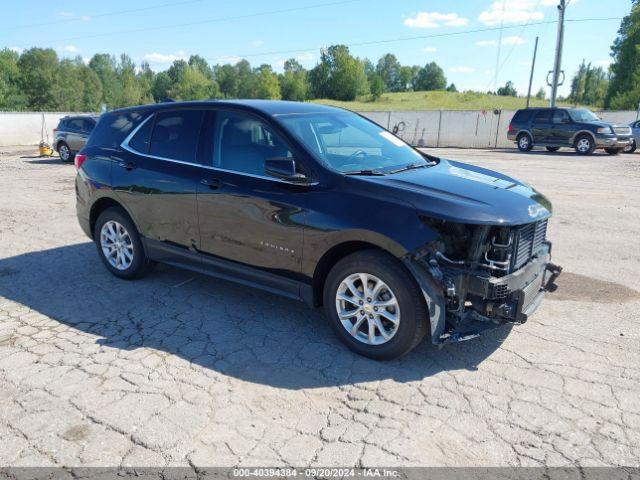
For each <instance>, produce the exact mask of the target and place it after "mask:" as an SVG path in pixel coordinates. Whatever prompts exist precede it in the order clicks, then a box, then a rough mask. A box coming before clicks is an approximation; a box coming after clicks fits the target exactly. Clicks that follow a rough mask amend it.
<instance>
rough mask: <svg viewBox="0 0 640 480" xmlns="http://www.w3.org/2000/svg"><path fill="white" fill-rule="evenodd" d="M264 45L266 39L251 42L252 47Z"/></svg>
mask: <svg viewBox="0 0 640 480" xmlns="http://www.w3.org/2000/svg"><path fill="white" fill-rule="evenodd" d="M263 45H264V40H254V41H253V42H251V46H252V47H256V48H257V47H261V46H263Z"/></svg>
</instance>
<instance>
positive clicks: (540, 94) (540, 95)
mask: <svg viewBox="0 0 640 480" xmlns="http://www.w3.org/2000/svg"><path fill="white" fill-rule="evenodd" d="M546 96H547V94H546V92H545V90H544V88H543V87H540V90H538V92H537V93H536V98H537V99H538V100H544V99H545V98H546Z"/></svg>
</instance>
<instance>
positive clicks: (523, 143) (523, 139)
mask: <svg viewBox="0 0 640 480" xmlns="http://www.w3.org/2000/svg"><path fill="white" fill-rule="evenodd" d="M516 143H517V144H518V150H520V151H521V152H528V151H530V150H531V149H532V148H533V142H532V140H531V136H530V135H529V134H528V133H521V134H520V135H518V138H516Z"/></svg>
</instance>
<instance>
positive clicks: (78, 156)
mask: <svg viewBox="0 0 640 480" xmlns="http://www.w3.org/2000/svg"><path fill="white" fill-rule="evenodd" d="M86 159H87V156H86V155H85V154H84V153H77V154H76V158H75V160H74V163H75V164H76V169H77V170H80V167H81V166H82V164H83V163H84V161H85V160H86Z"/></svg>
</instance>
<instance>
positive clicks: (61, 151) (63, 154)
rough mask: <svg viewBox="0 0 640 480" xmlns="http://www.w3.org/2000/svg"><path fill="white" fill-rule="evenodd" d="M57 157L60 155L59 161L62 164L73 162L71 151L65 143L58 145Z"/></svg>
mask: <svg viewBox="0 0 640 480" xmlns="http://www.w3.org/2000/svg"><path fill="white" fill-rule="evenodd" d="M58 155H60V160H62V161H63V162H70V161H71V160H73V155H72V154H71V149H70V148H69V145H67V144H66V143H65V142H60V143H59V144H58Z"/></svg>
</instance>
